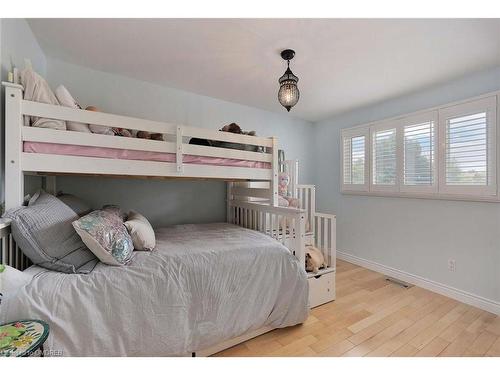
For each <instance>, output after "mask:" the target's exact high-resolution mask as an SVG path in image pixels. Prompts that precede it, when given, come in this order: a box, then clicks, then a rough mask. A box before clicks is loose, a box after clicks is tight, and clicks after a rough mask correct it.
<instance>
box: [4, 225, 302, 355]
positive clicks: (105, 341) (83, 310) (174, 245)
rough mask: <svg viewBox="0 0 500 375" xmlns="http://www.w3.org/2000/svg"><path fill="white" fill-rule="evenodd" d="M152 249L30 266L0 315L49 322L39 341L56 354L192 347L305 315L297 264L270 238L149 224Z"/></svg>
mask: <svg viewBox="0 0 500 375" xmlns="http://www.w3.org/2000/svg"><path fill="white" fill-rule="evenodd" d="M156 236H157V247H156V249H155V250H154V251H153V252H138V253H136V255H135V257H134V259H133V260H132V261H131V263H130V264H129V265H128V266H126V267H112V266H106V265H104V264H102V263H99V264H98V265H97V266H96V268H95V269H94V270H93V271H92V272H91V273H90V274H87V275H83V274H64V273H59V272H54V271H47V270H45V269H42V268H39V267H31V268H29V269H28V270H26V271H25V272H26V273H29V274H31V275H33V278H32V280H31V281H30V282H29V283H28V284H27V285H26V286H24V287H23V288H21V289H20V290H19V292H18V293H17V294H16V295H14V296H12V297H11V298H8V299H6V300H4V301H3V302H2V309H1V316H0V321H10V320H15V319H19V318H31V319H34V318H37V319H43V320H47V321H49V322H50V329H51V335H50V336H49V338H48V340H47V342H46V344H45V346H46V349H50V350H53V351H55V352H56V353H57V352H59V351H62V354H63V355H64V356H71V355H76V356H125V355H127V356H155V355H161V356H165V355H191V353H195V352H198V351H203V350H204V349H206V348H209V347H211V346H213V345H215V344H217V343H220V342H223V341H226V340H229V339H231V338H234V337H237V336H241V335H243V334H245V333H246V332H250V331H255V330H257V329H259V328H261V327H264V326H268V327H271V328H280V327H286V326H291V325H295V324H299V323H302V322H303V321H304V320H305V319H306V318H307V315H308V284H307V280H306V276H305V271H304V267H303V265H301V263H299V261H298V260H297V258H296V257H294V256H293V255H292V254H291V252H290V251H289V250H288V249H287V248H286V247H284V246H283V245H282V244H280V243H279V242H277V241H275V240H274V239H272V238H270V237H268V236H266V235H265V234H263V233H259V232H257V231H253V230H249V229H245V228H242V227H239V226H235V225H232V224H226V223H217V224H200V225H179V226H174V227H169V228H163V229H159V230H157V232H156Z"/></svg>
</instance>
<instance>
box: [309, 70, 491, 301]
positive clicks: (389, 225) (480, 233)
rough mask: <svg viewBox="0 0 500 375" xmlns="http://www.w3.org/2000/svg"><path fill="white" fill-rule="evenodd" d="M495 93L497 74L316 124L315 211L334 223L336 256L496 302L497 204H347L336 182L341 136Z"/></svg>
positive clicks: (351, 200) (350, 200)
mask: <svg viewBox="0 0 500 375" xmlns="http://www.w3.org/2000/svg"><path fill="white" fill-rule="evenodd" d="M498 89H500V68H497V69H493V70H489V71H485V72H482V73H478V74H474V75H471V76H467V77H463V78H462V79H459V80H456V81H454V82H451V83H449V84H445V85H441V86H438V87H432V88H429V89H428V90H425V91H422V92H418V93H414V94H411V95H407V96H404V97H399V98H396V99H393V100H389V101H386V102H382V103H379V104H376V105H373V106H370V107H366V108H362V109H359V110H357V111H353V112H350V113H347V114H344V115H341V116H337V117H335V118H332V119H328V120H325V121H322V122H319V123H316V124H315V137H316V141H315V145H316V150H318V151H319V152H318V153H317V154H316V162H317V166H316V168H315V171H316V177H315V183H316V184H317V185H318V189H317V199H318V208H319V209H320V210H323V211H325V212H330V213H335V214H336V215H337V233H338V237H337V246H338V249H339V250H340V251H343V252H346V253H349V254H352V255H355V256H358V257H361V258H364V259H367V260H371V261H375V262H378V263H381V264H383V265H386V266H390V267H394V268H396V269H399V270H403V271H406V272H409V273H412V274H415V275H419V276H422V277H425V278H428V279H430V280H433V281H437V282H440V283H443V284H445V285H448V286H452V287H455V288H458V289H461V290H464V291H467V292H470V293H474V294H477V295H479V296H482V297H485V298H489V299H492V300H495V301H500V276H499V275H500V273H499V267H500V230H499V229H500V203H478V202H459V201H446V200H426V199H407V198H382V197H368V196H350V195H343V194H341V193H340V181H339V178H340V151H339V145H340V139H339V136H340V129H342V128H348V127H351V126H354V125H358V124H363V123H367V122H370V121H374V120H380V119H383V118H387V117H392V116H396V115H400V114H404V113H409V112H412V111H416V110H420V109H425V108H428V107H432V106H436V105H440V104H445V103H447V102H451V101H455V100H460V99H465V98H467V97H471V96H474V95H479V94H483V93H486V92H489V91H494V90H498ZM450 258H452V259H455V260H456V264H457V270H456V272H450V271H448V268H447V262H448V259H450Z"/></svg>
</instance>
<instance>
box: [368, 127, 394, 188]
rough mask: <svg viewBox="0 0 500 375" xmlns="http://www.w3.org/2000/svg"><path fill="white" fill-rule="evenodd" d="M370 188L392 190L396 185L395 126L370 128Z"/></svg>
mask: <svg viewBox="0 0 500 375" xmlns="http://www.w3.org/2000/svg"><path fill="white" fill-rule="evenodd" d="M371 138H372V190H394V189H395V188H396V186H397V157H396V128H395V127H392V126H391V125H383V126H381V127H375V128H373V129H372V136H371Z"/></svg>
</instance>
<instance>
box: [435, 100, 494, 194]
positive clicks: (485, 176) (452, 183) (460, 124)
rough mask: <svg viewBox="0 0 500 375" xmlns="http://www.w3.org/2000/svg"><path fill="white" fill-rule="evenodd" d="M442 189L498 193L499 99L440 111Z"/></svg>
mask: <svg viewBox="0 0 500 375" xmlns="http://www.w3.org/2000/svg"><path fill="white" fill-rule="evenodd" d="M439 116H440V127H441V129H440V131H441V133H440V137H442V138H441V139H442V140H443V141H442V144H443V145H442V151H441V155H442V160H441V165H442V173H441V174H442V176H441V177H440V178H441V185H440V189H441V190H442V191H443V192H446V193H457V194H486V195H492V194H496V171H495V168H496V160H495V159H496V139H495V138H496V98H495V97H490V98H485V99H481V100H476V101H471V102H467V103H464V104H459V105H456V106H452V107H447V108H444V109H443V110H441V111H440V114H439Z"/></svg>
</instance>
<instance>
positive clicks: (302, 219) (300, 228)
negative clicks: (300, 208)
mask: <svg viewBox="0 0 500 375" xmlns="http://www.w3.org/2000/svg"><path fill="white" fill-rule="evenodd" d="M298 220H299V222H298V223H297V224H296V229H295V230H296V231H297V233H296V234H295V256H296V257H297V259H298V260H299V263H300V264H301V265H302V267H304V268H305V266H306V216H305V213H304V212H301V213H300V214H299V219H298Z"/></svg>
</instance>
